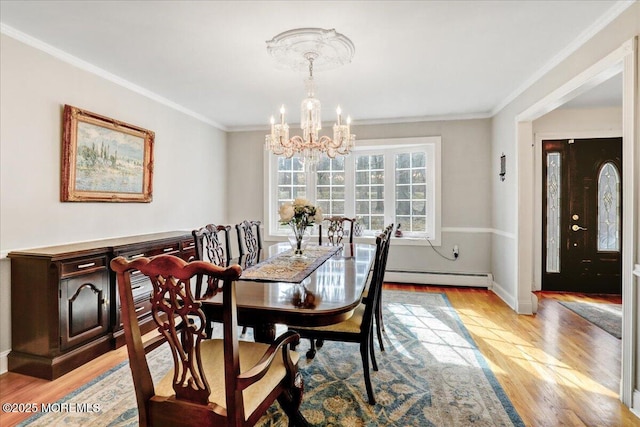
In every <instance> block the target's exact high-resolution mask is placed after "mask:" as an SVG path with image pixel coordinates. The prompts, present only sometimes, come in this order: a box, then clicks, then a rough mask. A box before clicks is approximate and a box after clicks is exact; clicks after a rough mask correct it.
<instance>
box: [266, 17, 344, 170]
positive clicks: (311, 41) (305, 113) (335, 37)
mask: <svg viewBox="0 0 640 427" xmlns="http://www.w3.org/2000/svg"><path fill="white" fill-rule="evenodd" d="M267 51H268V52H269V53H270V54H271V56H273V57H274V58H275V59H276V62H277V64H278V65H280V66H286V67H289V68H293V69H294V70H301V69H305V68H306V69H308V71H309V77H308V78H307V80H306V81H305V89H306V92H307V97H306V98H305V99H303V100H302V105H301V113H300V128H301V129H302V136H299V135H296V136H293V137H291V138H289V125H288V124H287V122H286V120H285V108H284V105H283V106H282V107H281V108H280V120H279V122H276V120H275V119H274V117H273V116H272V117H271V133H270V134H267V135H266V136H265V149H266V150H269V151H271V152H273V154H276V155H278V156H285V157H287V158H291V157H293V156H294V155H298V156H300V157H302V158H303V159H304V164H305V168H306V169H307V170H313V169H314V168H315V166H316V164H317V163H318V160H319V159H320V156H321V155H322V154H325V155H327V156H328V157H329V158H332V159H333V158H335V157H336V156H337V155H347V154H349V153H350V152H351V150H352V149H353V147H354V145H355V140H356V136H355V135H354V134H352V133H351V118H350V117H348V116H347V118H346V120H343V118H342V111H341V109H340V106H338V108H337V109H336V114H337V119H336V123H335V124H334V125H333V139H332V138H330V137H329V136H326V135H323V136H320V135H319V131H320V130H322V120H321V114H320V113H321V106H320V100H318V98H316V86H315V82H314V80H313V71H314V67H315V69H322V70H327V69H331V68H335V67H337V66H340V65H343V64H346V63H349V62H351V58H353V54H354V52H355V48H354V46H353V43H352V42H351V40H349V39H348V38H347V37H345V36H344V35H342V34H340V33H337V32H336V31H335V30H333V29H332V30H324V29H322V28H299V29H295V30H290V31H285V32H284V33H281V34H278V35H277V36H275V37H274V38H273V39H272V40H269V41H268V42H267Z"/></svg>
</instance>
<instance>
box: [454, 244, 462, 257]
mask: <svg viewBox="0 0 640 427" xmlns="http://www.w3.org/2000/svg"><path fill="white" fill-rule="evenodd" d="M458 255H460V251H458V245H453V257H454V258H458Z"/></svg>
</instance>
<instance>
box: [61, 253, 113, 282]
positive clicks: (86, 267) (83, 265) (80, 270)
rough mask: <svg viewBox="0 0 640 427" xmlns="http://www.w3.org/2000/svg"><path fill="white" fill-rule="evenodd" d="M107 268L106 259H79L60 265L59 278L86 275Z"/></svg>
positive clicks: (102, 257) (103, 257)
mask: <svg viewBox="0 0 640 427" xmlns="http://www.w3.org/2000/svg"><path fill="white" fill-rule="evenodd" d="M106 267H107V257H106V256H98V257H93V258H79V259H75V260H72V261H67V262H62V263H60V270H61V271H60V276H61V277H69V276H75V275H77V274H87V273H92V272H94V271H99V270H104V269H106Z"/></svg>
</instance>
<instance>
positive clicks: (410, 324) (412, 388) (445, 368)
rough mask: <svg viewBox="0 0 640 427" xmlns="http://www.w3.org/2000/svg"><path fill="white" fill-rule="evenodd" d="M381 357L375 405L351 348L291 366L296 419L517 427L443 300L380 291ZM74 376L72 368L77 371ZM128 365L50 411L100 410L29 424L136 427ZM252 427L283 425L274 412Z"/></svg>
mask: <svg viewBox="0 0 640 427" xmlns="http://www.w3.org/2000/svg"><path fill="white" fill-rule="evenodd" d="M383 301H384V309H383V312H384V323H385V328H386V343H385V347H386V349H387V351H386V352H384V353H382V352H380V351H376V357H377V360H378V365H379V368H380V370H379V371H378V372H373V371H372V382H373V387H374V391H375V393H376V399H377V400H378V404H377V405H375V406H371V405H369V404H368V403H367V401H366V391H365V387H364V380H363V374H362V361H361V359H360V354H359V351H358V345H357V344H350V343H337V342H326V343H325V345H324V346H323V347H322V349H320V350H319V351H318V354H317V355H316V357H315V359H313V360H311V361H308V360H306V359H304V352H306V350H307V347H308V341H306V340H305V341H303V342H302V343H301V345H300V346H299V347H298V350H299V351H300V352H301V353H302V354H303V359H302V360H301V361H300V363H299V369H300V371H301V372H302V374H303V377H304V380H305V395H304V399H303V402H302V407H301V409H302V412H303V414H304V415H305V417H306V418H307V420H308V421H309V422H310V423H311V424H312V425H315V426H400V425H402V426H420V427H424V426H438V427H444V426H470V425H473V426H487V427H488V426H492V427H493V426H524V423H523V422H522V420H521V419H520V416H519V415H518V414H517V412H516V411H515V409H514V408H513V405H512V404H511V402H510V401H509V399H508V397H507V396H506V394H505V392H504V390H503V389H502V388H501V387H500V385H499V384H498V382H497V380H496V378H495V376H494V375H493V373H492V372H491V371H490V369H489V368H488V366H487V364H486V361H485V360H484V358H483V356H482V355H481V354H480V352H479V351H478V349H477V348H476V346H475V343H474V342H473V340H472V339H471V337H470V335H469V333H468V332H467V330H466V329H465V327H464V326H463V325H462V323H461V321H460V319H459V317H458V315H457V314H456V312H455V311H454V310H453V308H452V307H451V306H450V304H449V301H448V300H447V298H446V296H445V295H443V294H437V293H410V292H401V291H384V292H383ZM149 359H150V364H151V370H152V372H153V375H154V378H157V377H158V376H160V375H162V374H163V373H164V372H166V370H167V369H168V366H169V364H170V363H171V361H170V355H169V354H168V351H167V350H166V348H164V346H163V347H160V348H159V349H157V350H154V352H152V353H150V355H149ZM80 369H81V368H80ZM132 387H133V384H132V381H131V373H130V370H129V367H128V364H127V363H123V364H122V365H120V366H118V367H116V368H114V369H112V370H111V371H109V372H107V373H105V374H104V375H102V376H100V377H98V378H96V379H95V380H93V381H91V382H90V383H88V384H87V385H85V386H83V387H81V388H80V389H78V390H76V391H75V392H73V393H71V394H69V395H68V396H66V397H65V398H63V399H61V400H60V401H59V402H58V404H59V406H58V407H63V406H62V405H65V404H66V405H67V407H68V408H82V407H83V406H82V405H87V404H88V405H89V406H90V405H94V406H93V407H94V408H95V406H96V404H97V405H98V406H99V413H88V412H84V413H81V412H77V411H75V412H74V411H73V410H69V411H65V412H62V411H60V412H57V413H48V414H42V413H41V414H38V415H36V416H34V417H32V418H30V419H28V420H27V421H25V422H24V423H23V424H22V425H29V426H40V425H42V426H45V425H46V426H49V425H58V426H60V425H62V426H85V425H91V426H135V425H136V424H137V408H136V403H135V398H134V395H133V391H132ZM258 425H259V426H286V425H287V419H286V416H285V415H284V414H283V413H282V411H281V410H280V409H279V407H278V405H277V404H276V405H274V406H272V407H271V409H270V410H269V412H268V413H267V414H266V415H265V416H264V417H263V418H262V419H261V420H260V422H259V423H258Z"/></svg>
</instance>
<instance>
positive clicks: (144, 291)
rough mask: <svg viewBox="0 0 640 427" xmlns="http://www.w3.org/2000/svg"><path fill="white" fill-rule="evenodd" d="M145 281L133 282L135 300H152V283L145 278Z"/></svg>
mask: <svg viewBox="0 0 640 427" xmlns="http://www.w3.org/2000/svg"><path fill="white" fill-rule="evenodd" d="M143 277H144V279H145V280H140V281H137V282H131V294H132V295H133V300H134V301H135V300H137V299H140V298H146V299H149V298H151V290H152V289H153V285H152V284H151V281H150V280H149V279H147V278H146V276H143Z"/></svg>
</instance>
